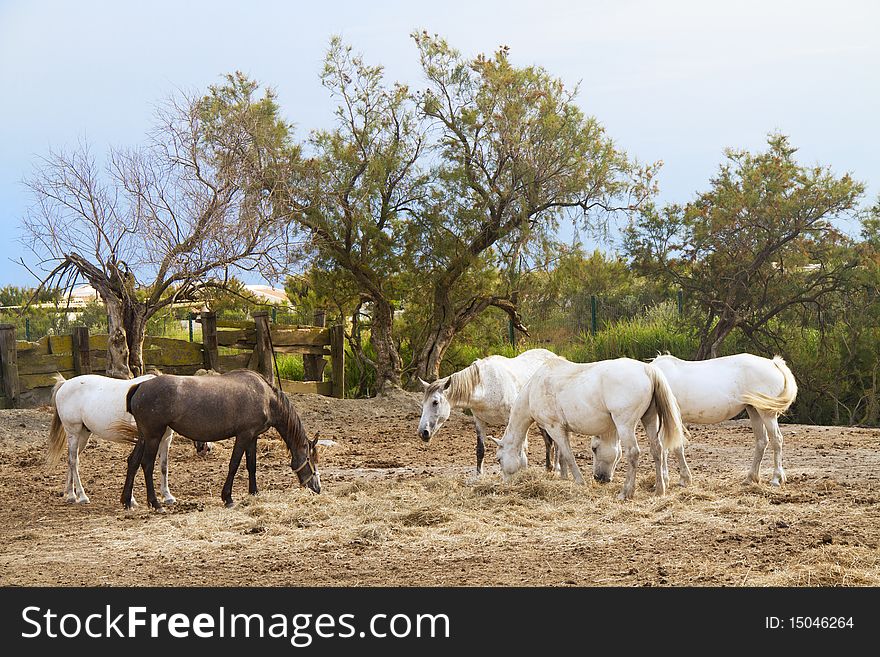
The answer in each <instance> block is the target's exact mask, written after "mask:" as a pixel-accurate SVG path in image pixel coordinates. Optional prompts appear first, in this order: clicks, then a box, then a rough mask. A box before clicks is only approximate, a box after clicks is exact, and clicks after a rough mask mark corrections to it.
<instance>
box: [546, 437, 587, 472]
mask: <svg viewBox="0 0 880 657" xmlns="http://www.w3.org/2000/svg"><path fill="white" fill-rule="evenodd" d="M547 433H548V434H549V435H550V437H551V438H552V439H553V442H555V443H556V453H557V455H558V456H559V463H560V467H566V466H567V468H568V469H570V470H571V476H572V478H573V479H574V483H576V484H581V485H583V483H584V476H583V475H582V474H581V469H580V468H579V467H578V464H577V460H575V458H574V452H572V450H571V442H570V441H569V439H568V431H567V430H566V429H564V428H563V427H561V426H553V427H547ZM563 464H564V466H563Z"/></svg>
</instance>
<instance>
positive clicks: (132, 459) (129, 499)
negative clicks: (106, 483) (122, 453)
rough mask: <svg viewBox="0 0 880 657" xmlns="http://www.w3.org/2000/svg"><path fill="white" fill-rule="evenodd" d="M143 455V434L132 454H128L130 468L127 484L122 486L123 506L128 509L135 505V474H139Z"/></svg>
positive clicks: (126, 479) (126, 476) (126, 478)
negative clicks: (138, 470)
mask: <svg viewBox="0 0 880 657" xmlns="http://www.w3.org/2000/svg"><path fill="white" fill-rule="evenodd" d="M143 456H144V438H143V436H141V437H140V438H138V441H137V442H136V443H135V445H134V448H132V450H131V454H129V455H128V469H127V470H126V471H125V484H124V485H123V486H122V506H124V507H125V508H126V509H130V508H131V507H132V506H133V505H134V496H133V495H132V490H133V488H134V476H135V474H137V469H138V466H139V465H140V464H141V459H142V458H143Z"/></svg>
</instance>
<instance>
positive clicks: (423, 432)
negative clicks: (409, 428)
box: [419, 429, 431, 443]
mask: <svg viewBox="0 0 880 657" xmlns="http://www.w3.org/2000/svg"><path fill="white" fill-rule="evenodd" d="M419 438H421V439H422V441H423V442H426V443H427V442H429V441H430V440H431V432H430V431H428V430H427V429H419Z"/></svg>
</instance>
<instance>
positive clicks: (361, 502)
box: [0, 393, 880, 586]
mask: <svg viewBox="0 0 880 657" xmlns="http://www.w3.org/2000/svg"><path fill="white" fill-rule="evenodd" d="M419 398H420V396H419V397H417V396H415V395H410V394H407V393H399V394H396V395H394V396H392V397H391V398H386V399H378V400H333V399H328V398H323V397H318V396H314V395H298V396H294V397H293V401H294V405H295V406H296V407H297V408H298V409H299V411H300V413H301V415H302V417H303V420H304V422H305V425H306V428H307V430H308V431H309V433H310V435H312V436H313V435H314V434H315V432H320V438H321V439H324V440H331V441H333V442H334V443H335V445H332V446H327V447H323V448H322V450H321V464H320V471H321V477H322V482H323V491H322V493H321V494H320V495H314V494H310V493H309V492H308V491H306V490H304V489H301V488H299V487H298V486H297V485H295V476H294V475H293V474H292V473H291V471H290V468H289V466H288V460H287V459H286V458H285V456H286V455H285V452H284V449H283V444H282V443H281V441H280V439H278V437H277V435H274V433H272V432H270V433H267V434H265V435H264V437H263V438H261V439H260V452H259V456H258V466H257V477H258V482H259V486H260V493H259V495H257V496H256V497H253V498H251V497H249V496H248V495H247V474H246V471H245V468H244V467H243V466H242V468H241V470H240V472H239V475H238V478H237V479H236V485H235V489H234V495H235V498H236V502H237V504H236V506H235V508H232V509H226V508H224V507H223V504H222V502H221V500H220V488H221V486H222V483H223V479H224V477H225V474H226V470H227V463H228V458H229V455H230V448H231V441H223V442H221V443H217V447H216V448H215V450H214V451H213V452H212V453H211V454H210V455H208V456H207V457H204V458H203V457H199V456H197V455H196V454H195V452H194V450H193V447H192V444H191V443H190V441H188V440H185V439H182V438H176V439H175V442H174V444H173V445H172V448H171V476H170V479H171V488H172V491H173V493H174V494H175V496H176V497H177V499H178V503H177V504H176V505H174V506H173V507H170V508H169V509H168V512H167V513H165V514H159V513H156V512H151V511H149V510H147V509H146V505H145V504H144V502H145V494H144V488H143V479H142V477H141V476H140V475H139V476H138V479H137V480H136V484H135V494H136V497H137V498H138V499H139V500H140V502H141V506H139V507H137V508H136V509H134V510H132V511H124V510H123V509H122V506H121V504H120V502H119V497H120V492H121V488H122V483H123V479H124V474H125V473H124V468H125V458H126V456H127V453H128V449H127V448H126V447H125V446H121V445H117V444H114V443H109V442H106V441H103V440H92V441H91V442H90V444H89V446H88V447H87V448H86V450H85V452H84V453H83V455H82V460H81V467H80V472H81V474H82V479H83V483H84V485H85V487H86V492H87V493H88V494H89V496H90V497H91V503H90V504H86V505H71V504H67V503H66V502H65V501H64V498H63V497H62V488H63V484H64V476H65V469H66V465H63V464H57V465H55V466H52V467H47V466H46V465H45V443H46V437H47V435H48V428H49V422H50V420H51V409H50V408H48V407H44V408H39V409H32V410H4V411H0V499H2V505H0V585H5V586H9V585H38V586H42V585H47V586H49V585H64V586H77V585H92V586H94V585H113V586H123V585H124V586H129V585H134V586H140V585H151V586H196V585H220V586H224V585H229V586H233V585H235V586H242V585H243V586H249V585H254V586H267V585H269V586H274V585H284V586H329V585H338V586H358V585H391V586H434V585H454V586H459V585H464V586H486V585H489V586H510V585H525V586H532V585H549V586H618V585H624V586H630V585H633V586H707V585H708V586H719V585H720V586H764V585H770V586H778V585H799V586H877V585H880V551H878V541H880V505H878V502H880V449H878V448H880V430H876V429H863V428H842V427H813V426H801V425H784V426H783V434H784V436H785V439H786V444H785V465H786V472H787V475H788V482H787V484H786V485H785V486H784V487H782V488H781V489H774V488H771V487H770V486H769V485H767V484H766V483H762V484H761V485H750V484H744V483H743V480H744V476H745V473H746V470H747V469H748V467H749V465H750V463H751V457H752V444H753V438H752V434H751V430H750V428H749V426H748V423H747V422H745V421H737V420H735V421H730V422H726V423H723V424H722V425H717V426H713V427H699V426H691V427H690V430H691V434H692V440H691V443H690V445H689V446H688V448H687V456H688V460H689V463H690V466H691V469H692V471H693V474H694V482H693V484H692V485H691V486H690V487H688V488H685V489H682V488H679V487H678V486H675V485H673V486H672V487H671V488H672V490H671V491H670V492H669V493H668V494H667V495H666V496H664V497H657V496H655V495H654V494H653V493H652V491H651V487H652V485H653V466H652V464H651V459H650V455H649V453H648V450H647V445H646V444H645V441H644V436H640V440H641V445H642V446H643V452H642V460H641V462H640V465H639V479H638V486H637V491H636V495H635V499H634V500H632V501H630V502H620V501H618V500H617V499H616V496H617V493H618V492H619V490H620V485H621V483H622V475H623V471H622V470H619V471H618V474H617V476H616V477H615V480H614V481H613V482H612V483H610V484H605V485H600V484H598V483H595V482H593V481H591V480H588V483H587V484H586V485H585V486H576V485H574V484H573V483H571V482H570V481H561V480H559V479H557V478H554V477H552V476H549V475H546V474H545V473H544V472H543V468H542V467H541V465H542V464H543V443H542V441H541V440H540V439H539V438H537V437H536V436H533V438H532V440H531V441H530V453H529V456H530V463H531V466H530V468H529V469H528V472H526V473H525V474H524V475H523V476H521V477H518V478H517V479H516V480H515V481H514V482H512V483H509V484H504V483H502V482H501V480H500V477H499V476H498V473H497V468H496V467H495V464H494V459H493V456H494V446H493V447H492V448H490V449H488V454H487V457H488V458H487V465H488V466H489V467H488V468H487V473H486V474H485V475H483V476H482V477H476V476H475V473H474V433H473V428H472V424H471V420H470V418H468V417H467V416H465V415H463V414H460V413H454V414H453V417H452V418H450V421H449V422H448V423H447V424H446V425H445V426H444V427H443V429H442V430H441V432H440V434H439V435H438V436H437V437H435V438H434V440H432V442H431V443H430V444H428V445H425V444H424V443H422V441H421V440H419V439H418V437H417V436H416V426H417V424H418V418H419V414H420V403H419ZM496 435H500V433H496ZM574 443H575V453H576V456H577V458H578V461H579V463H580V465H581V468H582V470H584V472H585V474H588V472H589V468H590V457H591V453H590V449H589V442H588V440H587V439H586V438H583V437H577V438H575V440H574ZM769 463H770V450H769V449H768V453H767V455H766V456H765V459H764V470H763V471H762V478H763V480H764V482H766V480H767V477H768V476H769V474H770V471H769ZM620 467H621V468H623V467H625V466H623V465H621V466H620ZM676 481H677V475H676V474H675V471H674V469H673V473H672V482H673V484H674V483H675V482H676Z"/></svg>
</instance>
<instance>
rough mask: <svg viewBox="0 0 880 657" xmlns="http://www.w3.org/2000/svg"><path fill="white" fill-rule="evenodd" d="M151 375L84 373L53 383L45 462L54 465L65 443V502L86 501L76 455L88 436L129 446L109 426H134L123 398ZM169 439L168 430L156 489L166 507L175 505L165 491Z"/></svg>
mask: <svg viewBox="0 0 880 657" xmlns="http://www.w3.org/2000/svg"><path fill="white" fill-rule="evenodd" d="M155 376H156V375H155V374H145V375H143V376H139V377H138V378H136V379H113V378H110V377H107V376H100V375H97V374H84V375H82V376H78V377H76V378H73V379H69V380H67V381H59V382H58V383H56V384H55V387H54V388H53V389H52V405H53V406H54V407H55V408H54V411H53V414H52V425H51V428H50V429H49V447H48V461H49V463H50V464H51V463H55V462H57V461H58V459H59V458H60V457H61V454H63V453H64V447H65V443H66V446H67V484H66V486H65V489H64V496H65V498H66V499H67V501H68V502H75V503H77V504H85V503H87V502H88V501H89V497H88V495H86V491H85V489H84V488H83V485H82V481H81V480H80V478H79V455H80V452H82V451H83V449H85V446H86V443H88V441H89V437H90V436H95V437H96V438H103V439H105V440H111V441H114V442H125V443H131V439H130V438H129V437H127V436H125V435H122V434H119V433H118V432H117V431H116V430H114V429H113V428H112V425H113V424H114V423H116V422H120V421H121V422H124V423H127V424H130V425H131V426H135V422H134V418H133V417H132V416H131V415H130V414H129V413H127V412H126V411H125V395H126V393H127V392H128V390H129V389H130V388H131V387H132V386H133V385H137V384H138V383H141V382H142V381H146V380H148V379H152V378H155ZM173 436H174V432H173V431H171V429H169V430H168V431H167V432H166V433H165V435H164V436H163V438H162V442H161V444H160V445H159V458H160V461H159V463H160V466H159V467H160V470H161V473H162V481H161V484H160V486H159V489H160V491H161V493H162V497H163V499H164V501H165V503H166V504H173V503H174V502H175V499H174V496H173V495H172V494H171V491H170V489H169V488H168V447H169V446H170V445H171V439H172V437H173ZM65 437H66V440H65ZM132 503H134V499H132Z"/></svg>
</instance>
